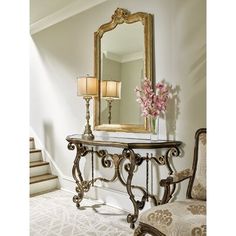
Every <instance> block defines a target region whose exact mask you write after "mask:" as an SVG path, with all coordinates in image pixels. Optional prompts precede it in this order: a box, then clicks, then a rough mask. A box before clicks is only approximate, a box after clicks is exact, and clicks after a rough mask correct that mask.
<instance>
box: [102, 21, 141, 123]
mask: <svg viewBox="0 0 236 236" xmlns="http://www.w3.org/2000/svg"><path fill="white" fill-rule="evenodd" d="M100 57H101V80H102V81H105V80H108V81H120V86H121V89H120V96H119V98H117V99H112V98H111V97H110V98H109V97H106V96H104V94H102V96H101V97H100V103H101V111H100V112H101V124H137V125H138V124H143V117H141V113H140V107H139V104H138V103H137V102H136V95H135V91H134V89H135V87H136V86H140V83H141V81H142V80H143V79H144V72H143V68H144V26H143V24H142V23H141V22H135V23H133V24H130V25H129V24H122V25H118V26H117V27H116V28H115V29H113V30H112V31H109V32H106V33H105V34H104V35H103V37H102V39H101V54H100ZM109 103H110V104H109ZM109 105H110V106H111V108H110V112H109ZM109 114H110V116H109ZM109 117H110V119H109Z"/></svg>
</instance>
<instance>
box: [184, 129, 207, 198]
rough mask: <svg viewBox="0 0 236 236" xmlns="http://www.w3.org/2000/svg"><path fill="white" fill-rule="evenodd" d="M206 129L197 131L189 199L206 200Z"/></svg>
mask: <svg viewBox="0 0 236 236" xmlns="http://www.w3.org/2000/svg"><path fill="white" fill-rule="evenodd" d="M206 144H207V135H206V129H205V128H202V129H199V130H197V131H196V134H195V147H194V157H193V167H192V169H193V175H192V177H191V178H190V180H189V185H188V189H187V198H192V199H198V200H206Z"/></svg>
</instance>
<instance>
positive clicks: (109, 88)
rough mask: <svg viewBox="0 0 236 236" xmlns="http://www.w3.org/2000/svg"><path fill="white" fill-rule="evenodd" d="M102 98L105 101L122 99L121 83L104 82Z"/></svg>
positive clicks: (113, 81)
mask: <svg viewBox="0 0 236 236" xmlns="http://www.w3.org/2000/svg"><path fill="white" fill-rule="evenodd" d="M102 97H103V98H105V99H120V98H121V82H120V81H115V80H103V81H102Z"/></svg>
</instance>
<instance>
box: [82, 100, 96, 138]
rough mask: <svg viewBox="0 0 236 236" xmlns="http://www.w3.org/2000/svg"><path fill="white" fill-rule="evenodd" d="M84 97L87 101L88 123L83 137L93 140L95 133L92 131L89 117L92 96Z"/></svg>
mask: <svg viewBox="0 0 236 236" xmlns="http://www.w3.org/2000/svg"><path fill="white" fill-rule="evenodd" d="M84 99H85V101H86V125H85V129H84V133H83V134H82V138H83V139H86V140H93V139H94V135H93V133H92V130H91V126H90V124H89V119H90V113H89V101H90V99H91V97H84Z"/></svg>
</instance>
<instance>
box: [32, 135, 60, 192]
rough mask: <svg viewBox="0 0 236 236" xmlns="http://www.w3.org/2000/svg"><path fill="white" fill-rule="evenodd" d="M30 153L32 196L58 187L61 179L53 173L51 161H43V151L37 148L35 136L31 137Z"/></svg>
mask: <svg viewBox="0 0 236 236" xmlns="http://www.w3.org/2000/svg"><path fill="white" fill-rule="evenodd" d="M29 142H30V143H29V154H30V163H29V167H30V168H29V169H30V179H29V182H30V196H31V197H32V196H35V195H39V194H43V193H45V192H50V191H53V190H56V189H58V187H59V180H58V177H57V176H56V175H52V174H50V173H51V169H50V165H49V162H46V161H43V152H42V150H40V149H36V148H35V141H34V138H33V137H30V138H29Z"/></svg>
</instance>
